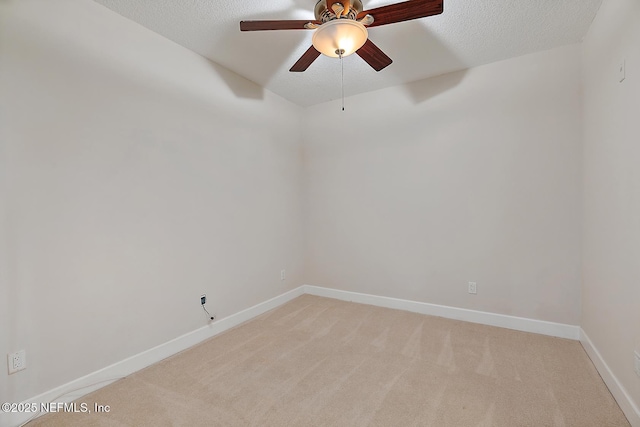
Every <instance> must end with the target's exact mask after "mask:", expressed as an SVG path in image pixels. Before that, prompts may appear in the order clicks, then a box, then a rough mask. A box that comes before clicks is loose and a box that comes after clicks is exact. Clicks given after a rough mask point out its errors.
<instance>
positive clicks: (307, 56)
mask: <svg viewBox="0 0 640 427" xmlns="http://www.w3.org/2000/svg"><path fill="white" fill-rule="evenodd" d="M318 56H320V52H318V51H317V50H316V48H315V47H313V46H311V47H310V48H309V49H307V51H306V52H305V53H304V54H303V55H302V56H301V57H300V59H298V62H296V63H295V64H293V67H291V69H290V70H289V71H291V72H294V73H300V72H302V71H304V70H306V69H307V68H309V65H311V64H312V63H313V61H315V60H316V58H317V57H318Z"/></svg>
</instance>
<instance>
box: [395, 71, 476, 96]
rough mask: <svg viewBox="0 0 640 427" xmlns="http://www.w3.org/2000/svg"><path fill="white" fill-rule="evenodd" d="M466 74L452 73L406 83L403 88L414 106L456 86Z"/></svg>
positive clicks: (464, 72)
mask: <svg viewBox="0 0 640 427" xmlns="http://www.w3.org/2000/svg"><path fill="white" fill-rule="evenodd" d="M466 74H467V70H462V71H454V72H453V73H448V74H443V75H441V76H437V77H430V78H426V79H423V80H418V81H415V82H411V83H406V84H405V85H403V88H404V89H405V90H406V92H407V94H408V95H409V96H410V97H411V99H412V100H413V102H414V103H415V104H420V103H422V102H425V101H427V100H429V99H431V98H434V97H436V96H438V95H440V94H441V93H444V92H447V91H448V90H450V89H453V88H454V87H456V86H458V84H460V82H462V80H464V77H465V75H466Z"/></svg>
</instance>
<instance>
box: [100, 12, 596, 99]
mask: <svg viewBox="0 0 640 427" xmlns="http://www.w3.org/2000/svg"><path fill="white" fill-rule="evenodd" d="M95 1H96V2H98V3H101V4H103V5H104V6H106V7H108V8H109V9H112V10H114V11H115V12H117V13H119V14H121V15H123V16H125V17H127V18H129V19H131V20H133V21H136V22H138V23H140V24H141V25H143V26H145V27H147V28H149V29H151V30H153V31H155V32H156V33H158V34H161V35H163V36H165V37H167V38H168V39H170V40H173V41H175V42H176V43H178V44H180V45H182V46H184V47H186V48H188V49H191V50H192V51H194V52H197V53H199V54H200V55H203V56H205V57H207V58H209V59H211V60H212V61H214V62H216V63H218V64H220V65H222V66H224V67H226V68H228V69H230V70H233V71H235V72H236V73H238V74H240V75H241V76H244V77H246V78H247V79H249V80H252V81H254V82H256V83H258V84H259V85H261V86H263V87H265V88H266V89H268V90H270V91H272V92H275V93H277V94H279V95H280V96H282V97H284V98H286V99H288V100H290V101H292V102H294V103H296V104H298V105H301V106H308V105H313V104H317V103H320V102H325V101H329V100H332V99H338V98H340V96H341V90H340V60H339V59H335V58H328V57H325V56H322V55H321V56H320V57H319V58H318V59H317V60H316V61H315V62H314V63H313V64H311V66H310V67H309V69H307V71H305V72H303V73H291V72H289V68H291V66H292V65H293V64H294V63H295V62H296V61H297V60H298V58H299V57H300V56H301V55H302V54H303V53H304V52H305V51H306V50H307V49H308V48H309V46H311V36H312V31H310V30H286V31H257V32H241V31H240V27H239V22H240V21H241V20H256V19H313V18H314V16H313V7H314V5H315V2H316V0H244V1H238V0H181V1H177V0H95ZM601 2H602V0H444V13H443V14H442V15H438V16H432V17H428V18H422V19H418V20H414V21H407V22H400V23H396V24H391V25H386V26H381V27H375V28H371V29H370V30H369V38H370V39H371V41H373V42H374V43H375V44H376V45H378V47H380V48H381V49H382V50H383V51H384V52H385V53H386V54H387V55H389V56H390V57H391V58H392V59H393V64H391V65H390V66H389V67H387V68H385V69H384V70H382V71H380V72H375V71H374V70H373V69H372V68H370V67H369V65H367V64H366V63H365V62H364V61H363V60H362V59H361V58H360V57H358V56H357V55H351V56H349V57H346V58H345V59H344V70H345V71H344V73H345V77H344V81H345V95H346V96H349V95H354V94H357V93H362V92H368V91H371V90H376V89H381V88H384V87H389V86H395V85H401V84H404V83H409V82H413V81H416V80H420V79H424V78H427V77H432V76H436V75H440V74H444V73H447V72H451V71H457V70H461V69H466V68H469V67H473V66H478V65H482V64H487V63H490V62H494V61H498V60H502V59H507V58H511V57H515V56H520V55H524V54H527V53H532V52H536V51H541V50H546V49H551V48H554V47H557V46H562V45H566V44H570V43H576V42H580V41H581V40H582V38H583V36H584V35H585V33H586V32H587V30H588V28H589V25H590V24H591V21H592V20H593V18H594V16H595V14H596V12H597V11H598V8H599V6H600V3H601ZM392 3H398V1H393V0H363V4H364V9H365V10H367V9H371V8H373V7H378V6H384V5H387V4H392Z"/></svg>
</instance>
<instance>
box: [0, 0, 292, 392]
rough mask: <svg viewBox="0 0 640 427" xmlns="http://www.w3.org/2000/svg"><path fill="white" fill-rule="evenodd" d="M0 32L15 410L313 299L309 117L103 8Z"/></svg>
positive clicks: (41, 14) (16, 8) (70, 11)
mask: <svg viewBox="0 0 640 427" xmlns="http://www.w3.org/2000/svg"><path fill="white" fill-rule="evenodd" d="M0 17H1V18H0V19H1V20H0V29H1V31H2V34H0V41H1V43H2V44H1V45H0V55H1V58H0V85H1V86H0V109H1V112H2V116H0V120H1V123H0V129H1V130H2V138H1V139H0V141H1V145H0V149H1V151H0V152H1V153H2V159H1V162H2V163H1V164H0V166H1V167H2V179H3V183H2V186H0V191H5V192H6V194H0V197H1V200H2V203H3V205H2V206H0V207H2V210H0V239H1V240H0V255H1V256H2V258H0V267H2V275H0V285H1V286H2V290H1V292H0V297H2V301H3V302H2V304H3V306H2V307H0V311H1V312H2V314H1V315H2V318H1V319H0V320H1V321H2V328H1V329H2V333H3V336H2V337H1V339H0V354H1V355H2V357H5V354H6V353H8V352H12V351H15V350H19V349H26V351H27V361H28V368H27V370H25V371H22V372H19V373H16V374H15V375H11V376H7V373H6V369H4V368H3V369H0V384H2V387H1V388H0V401H1V402H5V401H14V402H17V401H20V400H22V399H25V398H29V397H32V396H35V395H36V394H38V393H40V392H43V391H45V390H49V389H52V388H54V387H56V386H59V385H61V384H64V383H66V382H68V381H70V380H74V379H76V378H78V377H80V376H82V375H85V374H87V373H90V372H92V371H95V370H97V369H99V368H102V367H105V366H107V365H109V364H111V363H114V362H117V361H120V360H122V359H124V358H126V357H128V356H131V355H133V354H137V353H139V352H141V351H143V350H146V349H149V348H151V347H153V346H155V345H158V344H161V343H164V342H166V341H168V340H170V339H172V338H175V337H177V336H179V335H181V334H183V333H186V332H190V331H193V330H195V329H196V328H198V327H200V326H203V325H205V324H206V320H207V319H206V317H205V316H204V312H203V311H202V309H201V308H200V304H199V297H200V294H201V293H203V292H206V293H207V294H208V297H209V304H208V306H209V308H210V309H213V310H214V311H216V312H217V314H218V316H219V317H225V316H227V315H229V314H232V313H235V312H238V311H239V310H241V309H244V308H246V307H249V306H251V305H254V304H256V303H258V302H262V301H264V300H266V299H268V298H271V297H273V296H275V295H278V294H281V293H282V292H284V291H286V290H288V289H291V288H293V287H295V286H299V285H300V284H301V283H302V277H301V265H302V262H301V255H300V253H301V243H302V242H301V237H300V236H301V234H302V233H301V229H300V226H301V221H300V212H301V210H300V203H299V201H300V189H301V188H300V172H301V169H300V150H299V140H300V128H299V125H298V122H299V120H298V118H299V115H300V114H299V112H298V110H297V107H295V106H294V105H292V104H290V103H289V102H287V101H284V100H283V99H281V98H279V97H277V96H275V95H273V94H271V93H269V92H267V91H264V90H263V89H261V88H259V87H257V86H255V85H254V84H252V83H250V82H248V81H246V80H244V79H241V78H240V77H238V76H237V75H234V74H233V73H231V72H229V71H227V70H225V69H222V68H221V67H218V66H216V65H214V64H212V63H210V62H208V61H206V60H205V59H203V58H202V57H200V56H198V55H196V54H194V53H192V52H190V51H187V50H186V49H184V48H181V47H179V46H178V45H176V44H174V43H173V42H170V41H168V40H166V39H163V38H162V37H160V36H158V35H156V34H154V33H152V32H150V31H149V30H146V29H144V28H142V27H140V26H138V25H137V24H134V23H132V22H131V21H128V20H126V19H124V18H122V17H120V16H119V15H116V14H115V13H113V12H111V11H109V10H107V9H105V8H104V7H102V6H100V5H98V4H96V3H94V2H91V1H81V0H58V1H56V2H43V1H32V0H25V1H16V2H1V3H0ZM54 18H55V19H54ZM4 215H6V218H4V219H3V216H4ZM5 249H6V252H4V250H5ZM5 267H7V270H5ZM281 268H287V271H288V280H287V281H285V282H284V283H283V282H281V281H280V269H281ZM5 296H8V300H6V299H5ZM5 303H6V304H8V305H9V306H10V307H9V308H10V311H6V310H5V307H4V304H5ZM4 363H5V362H2V364H3V365H4Z"/></svg>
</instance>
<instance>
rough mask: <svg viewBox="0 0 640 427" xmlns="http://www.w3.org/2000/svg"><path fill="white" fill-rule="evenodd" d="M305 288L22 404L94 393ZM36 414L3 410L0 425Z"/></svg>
mask: <svg viewBox="0 0 640 427" xmlns="http://www.w3.org/2000/svg"><path fill="white" fill-rule="evenodd" d="M303 292H304V289H303V287H302V286H300V287H298V288H296V289H293V290H291V291H289V292H286V293H284V294H282V295H279V296H277V297H275V298H271V299H270V300H268V301H265V302H262V303H260V304H257V305H254V306H253V307H250V308H247V309H246V310H242V311H240V312H238V313H236V314H233V315H231V316H228V317H225V318H223V319H220V320H217V321H215V322H211V323H210V324H208V325H206V326H203V327H201V328H198V329H196V330H195V331H192V332H189V333H186V334H184V335H182V336H179V337H178V338H175V339H173V340H171V341H168V342H166V343H164V344H160V345H158V346H156V347H153V348H151V349H149V350H146V351H143V352H142V353H139V354H136V355H134V356H131V357H129V358H127V359H124V360H122V361H120V362H117V363H114V364H113V365H110V366H107V367H105V368H102V369H100V370H98V371H95V372H92V373H90V374H88V375H85V376H84V377H81V378H78V379H76V380H73V381H71V382H69V383H67V384H64V385H61V386H59V387H56V388H54V389H53V390H49V391H47V392H45V393H42V394H40V395H38V396H35V397H32V398H31V399H28V400H25V401H23V402H21V404H27V403H36V404H37V405H38V406H39V405H40V404H41V403H48V402H62V403H69V402H72V401H74V400H76V399H79V398H80V397H82V396H84V395H86V394H89V393H91V392H92V391H95V390H98V389H99V388H102V387H104V386H106V385H109V384H111V383H113V382H114V381H117V380H118V379H120V378H124V377H126V376H127V375H131V374H132V373H134V372H136V371H139V370H141V369H143V368H146V367H147V366H150V365H152V364H154V363H156V362H159V361H161V360H163V359H166V358H167V357H169V356H172V355H174V354H176V353H179V352H181V351H183V350H186V349H188V348H189V347H193V346H194V345H196V344H198V343H200V342H202V341H204V340H206V339H208V338H211V337H213V336H215V335H218V334H220V333H221V332H224V331H226V330H228V329H231V328H233V327H234V326H238V325H239V324H241V323H244V322H246V321H247V320H251V319H253V318H254V317H256V316H259V315H261V314H263V313H266V312H267V311H269V310H272V309H274V308H276V307H278V306H280V305H282V304H284V303H286V302H288V301H291V300H292V299H294V298H296V297H298V296H300V295H302V294H303ZM0 403H2V402H0ZM33 415H34V414H33V413H31V414H29V413H8V414H6V413H0V426H1V427H12V426H20V425H22V424H24V423H26V422H27V421H30V419H31V418H35V417H33ZM37 415H38V416H39V415H43V414H41V413H37Z"/></svg>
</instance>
